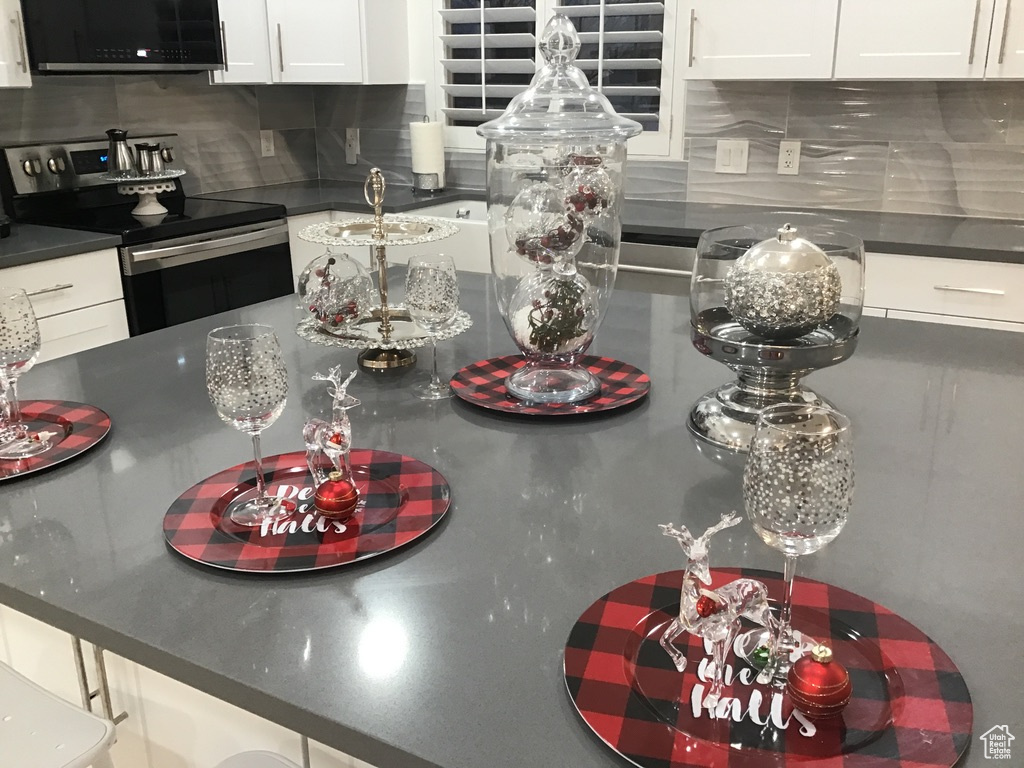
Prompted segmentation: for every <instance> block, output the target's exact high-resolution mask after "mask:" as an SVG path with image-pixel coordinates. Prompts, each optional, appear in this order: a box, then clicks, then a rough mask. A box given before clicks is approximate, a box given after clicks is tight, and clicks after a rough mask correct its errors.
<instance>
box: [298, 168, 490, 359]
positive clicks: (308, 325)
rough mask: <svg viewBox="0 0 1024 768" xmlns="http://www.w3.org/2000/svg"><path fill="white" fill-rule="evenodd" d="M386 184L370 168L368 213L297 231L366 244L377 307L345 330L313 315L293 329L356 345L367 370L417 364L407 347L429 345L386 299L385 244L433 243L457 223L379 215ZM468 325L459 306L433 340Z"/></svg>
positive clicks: (338, 242)
mask: <svg viewBox="0 0 1024 768" xmlns="http://www.w3.org/2000/svg"><path fill="white" fill-rule="evenodd" d="M386 186H387V185H386V183H385V181H384V176H383V175H382V174H381V172H380V169H379V168H373V169H371V170H370V174H369V176H368V177H367V179H366V183H365V184H364V186H363V193H364V196H365V198H366V202H367V203H368V204H369V205H370V206H372V207H373V210H374V215H373V216H372V217H369V218H367V217H354V218H351V219H344V220H342V221H323V222H318V223H316V224H311V225H309V226H308V227H304V228H303V229H301V230H300V231H299V233H298V237H299V239H300V240H305V241H306V242H308V243H320V244H321V245H326V246H328V247H336V248H346V247H348V248H352V247H369V249H370V263H371V264H372V265H374V266H375V269H376V271H377V288H378V290H379V292H380V305H379V306H377V307H375V308H374V309H373V312H372V313H371V314H370V316H369V317H366V318H364V319H363V320H360V321H358V322H356V323H355V324H353V325H351V326H349V327H347V328H343V329H341V328H339V329H337V330H332V329H330V328H328V327H326V326H323V325H321V324H320V323H318V322H317V321H316V319H315V318H313V317H307V318H304V319H303V320H301V321H300V322H299V324H298V326H297V327H296V329H295V332H296V333H297V334H298V335H299V336H301V337H302V338H304V339H306V340H307V341H311V342H314V343H316V344H326V345H330V346H339V347H348V348H350V349H361V350H362V351H361V352H360V353H359V366H360V367H361V368H363V369H365V370H369V371H385V370H389V369H394V368H405V367H408V366H410V365H412V364H414V363H415V362H416V353H415V352H413V351H412V350H413V349H417V348H419V347H425V346H428V345H429V344H430V337H429V336H427V334H426V333H424V332H423V329H421V328H420V327H419V326H418V325H416V323H415V322H413V320H412V318H411V317H410V316H409V312H408V310H407V309H405V308H404V307H402V306H400V305H397V306H396V305H393V304H389V303H388V275H387V268H388V263H387V247H388V246H408V245H422V244H424V243H432V242H436V241H438V240H444V239H446V238H449V237H452V236H453V235H456V234H458V232H459V228H458V227H457V226H455V225H454V224H451V223H450V222H447V221H442V220H440V219H432V218H428V217H425V216H407V215H404V214H384V212H383V210H382V206H383V203H384V191H385V189H386ZM374 325H376V328H374V327H373V326H374ZM472 325H473V321H472V320H471V319H470V317H469V314H467V313H466V312H463V311H461V310H460V311H459V313H458V314H457V315H456V316H455V319H454V321H452V323H451V324H450V325H449V326H448V327H447V328H445V329H444V330H442V331H441V332H440V333H439V334H438V335H437V339H438V340H443V339H450V338H452V337H454V336H457V335H458V334H460V333H462V332H464V331H465V330H467V329H468V328H469V327H470V326H472Z"/></svg>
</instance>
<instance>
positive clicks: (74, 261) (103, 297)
mask: <svg viewBox="0 0 1024 768" xmlns="http://www.w3.org/2000/svg"><path fill="white" fill-rule="evenodd" d="M0 284H3V285H8V286H12V287H17V288H24V289H25V291H26V292H27V293H28V295H29V296H30V297H31V300H32V309H33V311H34V312H35V314H36V318H37V319H38V320H39V332H40V335H41V336H42V339H43V346H42V352H41V353H40V357H39V361H40V362H42V361H45V360H53V359H56V358H58V357H64V356H65V355H70V354H74V353H75V352H81V351H83V350H86V349H92V348H93V347H98V346H101V345H103V344H109V343H110V342H112V341H120V340H121V339H127V338H128V319H127V314H126V313H125V308H124V299H123V295H124V294H123V291H122V287H121V270H120V267H119V266H118V256H117V251H116V250H114V249H113V248H111V249H107V250H103V251H93V252H92V253H82V254H78V255H76V256H65V257H63V258H59V259H49V260H47V261H39V262H35V263H32V264H23V265H20V266H17V267H8V268H6V269H2V270H0Z"/></svg>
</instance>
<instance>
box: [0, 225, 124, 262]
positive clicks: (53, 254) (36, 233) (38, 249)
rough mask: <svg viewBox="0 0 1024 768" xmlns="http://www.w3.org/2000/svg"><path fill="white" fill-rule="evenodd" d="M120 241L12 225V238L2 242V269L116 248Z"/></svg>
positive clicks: (70, 232)
mask: <svg viewBox="0 0 1024 768" xmlns="http://www.w3.org/2000/svg"><path fill="white" fill-rule="evenodd" d="M119 245H121V238H120V237H117V236H116V235H103V234H97V233H95V232H79V231H77V230H74V229H60V228H58V227H39V226H36V225H35V224H12V225H11V236H10V237H5V238H3V239H2V240H0V269H3V268H4V267H15V266H17V265H19V264H30V263H32V262H34V261H45V260H46V259H56V258H59V257H61V256H73V255H74V254H76V253H87V252H88V251H99V250H102V249H103V248H116V247H117V246H119Z"/></svg>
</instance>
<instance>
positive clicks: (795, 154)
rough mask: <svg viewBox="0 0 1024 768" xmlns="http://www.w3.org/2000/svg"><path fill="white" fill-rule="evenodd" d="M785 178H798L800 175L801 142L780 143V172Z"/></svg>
mask: <svg viewBox="0 0 1024 768" xmlns="http://www.w3.org/2000/svg"><path fill="white" fill-rule="evenodd" d="M778 172H779V173H780V174H781V175H783V176H798V175H799V174H800V142H799V141H780V142H779V171H778Z"/></svg>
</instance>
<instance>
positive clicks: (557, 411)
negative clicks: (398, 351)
mask: <svg viewBox="0 0 1024 768" xmlns="http://www.w3.org/2000/svg"><path fill="white" fill-rule="evenodd" d="M580 362H581V363H582V364H583V365H585V366H586V367H587V370H589V371H590V372H591V373H592V374H594V375H595V376H597V378H599V379H600V380H601V391H600V392H598V393H597V394H596V395H594V396H593V397H591V398H589V399H588V400H584V401H582V402H579V403H527V402H525V401H523V400H519V399H518V398H516V397H513V396H512V395H510V394H509V393H508V392H507V391H506V390H505V379H507V378H508V377H509V376H511V375H512V374H513V373H514V372H515V371H517V370H518V369H520V368H522V367H523V366H524V365H526V359H525V358H524V357H522V356H521V355H506V356H504V357H492V358H490V359H489V360H478V361H477V362H475V363H473V364H472V365H467V366H466V367H465V368H463V369H462V370H460V371H458V372H457V373H456V374H455V375H454V376H452V380H451V384H452V392H454V393H455V395H456V396H457V397H459V398H460V399H462V400H465V401H466V402H467V403H472V404H473V405H478V406H480V407H481V408H487V409H488V410H492V411H501V412H503V413H518V414H522V415H526V416H573V415H576V414H580V413H600V412H601V411H610V410H612V409H614V408H621V407H622V406H624V405H629V404H630V403H635V402H636V401H637V400H639V399H640V398H642V397H644V396H645V395H646V394H647V393H648V392H650V391H651V379H650V377H649V376H648V375H647V374H646V373H644V372H643V371H641V370H640V369H639V368H635V367H634V366H632V365H630V364H629V363H623V362H622V361H621V360H614V359H612V358H610V357H594V356H591V355H588V356H586V357H583V358H581V359H580Z"/></svg>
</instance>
